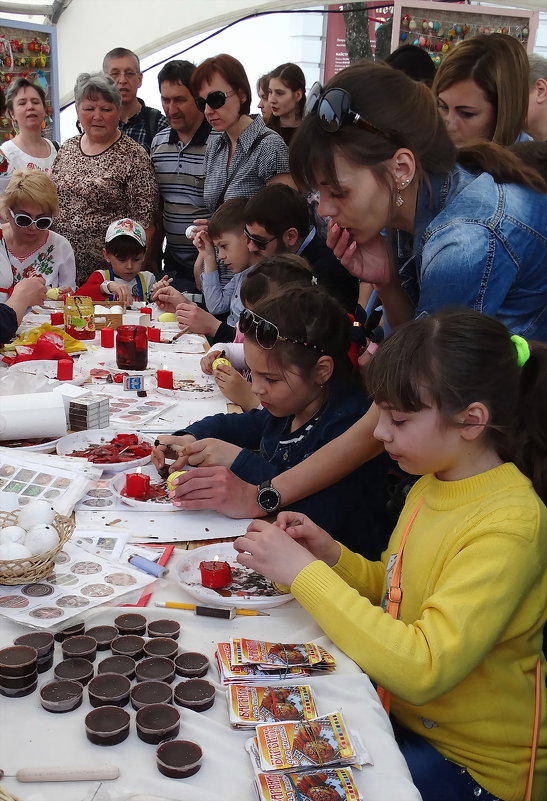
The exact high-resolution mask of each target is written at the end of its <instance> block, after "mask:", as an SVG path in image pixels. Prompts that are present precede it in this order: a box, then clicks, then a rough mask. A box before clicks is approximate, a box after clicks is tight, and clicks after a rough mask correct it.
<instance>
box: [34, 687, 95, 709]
mask: <svg viewBox="0 0 547 801" xmlns="http://www.w3.org/2000/svg"><path fill="white" fill-rule="evenodd" d="M83 692H84V688H83V685H82V684H80V682H79V681H70V680H68V679H63V680H61V681H49V682H48V683H47V684H44V685H43V687H41V688H40V703H41V704H42V706H43V708H44V709H46V710H47V711H48V712H57V713H60V712H70V711H71V710H72V709H77V708H78V707H79V706H80V705H81V703H82V697H83Z"/></svg>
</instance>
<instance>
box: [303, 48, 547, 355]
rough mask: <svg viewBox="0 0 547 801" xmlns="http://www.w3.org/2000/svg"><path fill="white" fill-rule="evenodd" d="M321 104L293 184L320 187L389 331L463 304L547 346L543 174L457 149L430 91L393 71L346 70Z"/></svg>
mask: <svg viewBox="0 0 547 801" xmlns="http://www.w3.org/2000/svg"><path fill="white" fill-rule="evenodd" d="M313 103H315V105H314V106H312V108H313V113H308V115H307V117H306V118H305V119H304V120H303V122H302V125H301V126H300V128H299V130H298V132H297V134H296V135H295V138H294V141H293V144H292V146H291V171H292V174H293V177H294V178H295V179H296V181H297V183H298V184H300V186H306V187H319V189H320V203H319V213H320V214H321V215H323V216H329V217H330V218H331V221H330V223H329V237H328V240H327V244H328V245H329V246H330V247H331V248H332V249H333V251H334V253H335V255H336V256H337V257H338V258H339V259H340V260H341V262H342V264H343V265H344V266H345V267H346V268H347V269H348V270H349V271H350V272H351V273H352V274H353V275H356V276H357V277H358V278H359V279H360V280H362V281H367V282H369V283H372V284H373V285H374V287H375V289H376V290H377V291H378V294H379V295H380V298H381V300H382V304H383V306H384V313H385V316H386V317H387V320H388V322H389V324H390V325H391V326H392V327H393V326H396V325H399V324H400V323H402V322H404V321H405V320H407V319H410V318H411V317H412V316H415V315H418V314H421V313H424V312H433V311H436V310H437V309H439V308H442V307H444V306H456V305H460V306H468V307H470V308H473V309H476V310H478V311H481V312H484V313H486V314H490V315H492V316H494V317H497V318H498V319H499V320H501V321H502V322H503V323H504V324H505V325H506V326H507V327H508V328H509V329H510V330H511V331H512V332H513V333H517V334H521V335H522V336H525V337H528V338H530V339H540V340H547V230H546V229H547V225H546V220H547V196H546V194H545V192H547V185H546V184H545V183H544V182H543V180H542V179H541V178H540V177H539V176H538V174H537V173H536V172H535V171H532V170H531V169H529V168H527V167H525V166H523V164H522V162H520V161H519V160H518V159H515V158H514V157H513V154H510V153H508V152H507V151H506V150H504V149H502V148H501V147H499V146H497V145H494V144H492V143H487V142H481V143H479V144H475V145H474V146H473V147H465V148H461V149H460V150H456V147H455V146H454V144H453V143H452V141H451V140H450V138H449V135H448V133H447V131H446V127H445V125H444V123H443V120H442V118H441V116H440V114H439V112H438V110H437V108H436V103H435V99H434V98H433V96H432V95H431V93H430V92H429V91H428V89H427V88H426V87H425V86H422V85H421V84H416V83H414V82H413V81H411V80H410V79H409V78H407V77H406V76H405V75H403V74H402V73H401V72H399V71H397V70H392V69H390V68H389V67H386V66H382V65H379V64H374V63H372V62H370V63H366V64H361V65H356V66H353V67H349V68H347V69H345V70H343V71H342V72H340V73H338V75H336V76H335V77H334V78H333V79H332V80H331V81H330V83H329V84H328V85H327V87H326V89H325V91H324V92H323V93H322V94H320V95H318V96H317V95H316V96H315V97H314V96H313V94H312V95H311V97H310V101H309V103H308V108H309V107H310V105H312V104H313ZM456 160H458V162H459V163H456ZM385 230H391V231H392V232H393V234H392V236H390V237H389V236H383V235H382V232H383V231H385Z"/></svg>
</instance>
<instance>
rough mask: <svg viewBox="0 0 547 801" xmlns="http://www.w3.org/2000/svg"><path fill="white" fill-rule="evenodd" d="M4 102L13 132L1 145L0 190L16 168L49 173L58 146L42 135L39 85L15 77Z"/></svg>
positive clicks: (43, 106)
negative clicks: (1, 169) (4, 160)
mask: <svg viewBox="0 0 547 801" xmlns="http://www.w3.org/2000/svg"><path fill="white" fill-rule="evenodd" d="M6 105H7V110H8V114H9V117H10V119H11V121H12V123H13V126H14V128H15V131H16V133H15V136H14V137H13V139H10V140H9V141H7V142H3V144H2V145H1V148H0V149H1V150H2V152H3V154H4V155H5V157H6V158H7V160H8V170H7V172H6V173H5V175H3V176H2V179H1V182H0V189H4V188H5V186H6V185H7V182H8V180H9V178H10V177H11V175H12V174H13V172H14V171H15V170H22V169H29V168H31V169H35V170H44V171H45V172H50V170H51V167H52V165H53V162H54V161H55V158H56V157H57V151H58V149H59V145H58V144H57V143H54V142H51V141H50V140H49V139H46V138H45V137H44V136H42V131H43V128H44V127H45V119H46V114H47V110H46V95H45V92H44V90H43V89H42V87H41V86H39V85H38V84H35V83H32V82H31V81H29V80H28V79H27V78H17V79H16V80H15V81H12V83H10V85H9V88H8V91H7V94H6Z"/></svg>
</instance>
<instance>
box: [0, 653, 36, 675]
mask: <svg viewBox="0 0 547 801" xmlns="http://www.w3.org/2000/svg"><path fill="white" fill-rule="evenodd" d="M37 660H38V653H37V651H36V648H31V647H30V645H10V646H9V648H2V650H1V651H0V677H1V676H7V677H8V678H14V677H16V676H28V675H29V673H32V672H35V671H36V662H37Z"/></svg>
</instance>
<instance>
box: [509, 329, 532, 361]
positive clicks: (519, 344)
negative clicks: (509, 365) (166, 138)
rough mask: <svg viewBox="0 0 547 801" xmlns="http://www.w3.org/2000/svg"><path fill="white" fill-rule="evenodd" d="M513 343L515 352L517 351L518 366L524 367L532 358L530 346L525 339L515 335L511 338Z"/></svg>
mask: <svg viewBox="0 0 547 801" xmlns="http://www.w3.org/2000/svg"><path fill="white" fill-rule="evenodd" d="M511 342H512V343H513V345H514V346H515V350H516V351H517V364H518V366H519V367H524V365H525V364H526V362H527V361H528V359H529V358H530V345H529V344H528V343H527V342H526V340H525V339H524V338H523V337H520V336H519V335H518V334H513V336H512V337H511Z"/></svg>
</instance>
